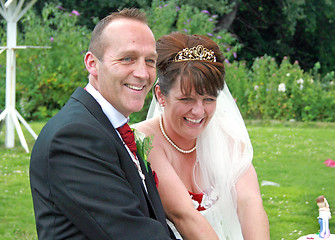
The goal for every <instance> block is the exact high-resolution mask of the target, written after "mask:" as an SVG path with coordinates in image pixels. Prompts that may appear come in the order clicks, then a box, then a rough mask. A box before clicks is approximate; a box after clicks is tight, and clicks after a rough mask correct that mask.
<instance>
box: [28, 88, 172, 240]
mask: <svg viewBox="0 0 335 240" xmlns="http://www.w3.org/2000/svg"><path fill="white" fill-rule="evenodd" d="M140 162H141V165H142V170H143V172H144V173H145V175H146V186H147V188H148V194H147V193H146V192H145V190H144V187H143V184H142V181H141V179H140V177H139V174H138V172H137V169H136V167H135V164H134V163H133V161H132V159H131V158H130V156H129V154H128V152H127V150H126V148H125V147H124V146H123V143H122V141H121V140H120V138H119V136H118V135H117V133H116V130H115V128H114V127H113V126H112V124H111V123H110V122H109V120H108V118H107V117H106V116H105V114H104V113H103V111H102V110H101V107H100V105H99V104H98V103H97V102H96V101H95V99H94V98H93V97H92V96H91V95H90V94H89V93H87V92H86V91H85V90H83V89H82V88H78V89H77V90H76V91H75V92H74V93H73V95H72V96H71V98H70V100H69V101H68V102H67V104H66V105H65V106H64V107H63V108H62V109H61V110H60V111H59V113H58V114H57V115H56V116H54V117H53V118H52V119H50V121H49V122H48V123H47V124H46V125H45V126H44V128H43V129H42V131H41V133H40V135H39V137H38V139H37V141H36V143H35V145H34V148H33V151H32V154H31V162H30V184H31V191H32V196H33V203H34V210H35V219H36V225H37V233H38V236H39V239H98V240H102V239H120V240H127V239H137V240H138V239H145V240H149V239H159V240H163V239H170V235H169V234H170V232H169V229H168V227H167V225H166V220H165V215H164V211H163V208H162V204H161V201H160V199H159V195H158V192H157V189H156V187H155V183H154V179H153V176H152V172H151V169H150V170H149V173H148V172H147V171H146V170H145V167H144V166H143V161H142V160H140ZM172 237H173V236H172Z"/></svg>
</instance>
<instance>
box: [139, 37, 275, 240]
mask: <svg viewBox="0 0 335 240" xmlns="http://www.w3.org/2000/svg"><path fill="white" fill-rule="evenodd" d="M157 53H158V60H157V71H158V77H159V80H158V82H157V84H156V85H155V87H154V93H155V98H156V99H157V100H155V99H154V100H153V102H152V104H151V107H150V110H149V113H148V117H149V119H148V120H146V121H144V122H141V123H138V124H136V125H135V126H134V127H135V128H136V129H137V130H139V131H141V132H143V133H145V135H146V136H150V135H153V142H152V144H153V149H152V150H151V151H150V154H149V156H148V161H149V162H150V163H151V167H152V169H153V170H154V171H155V172H156V173H157V176H158V179H159V184H158V191H159V194H160V197H161V200H162V203H163V206H164V210H165V213H166V216H167V218H168V223H169V224H170V226H171V227H172V229H173V231H174V232H175V234H176V236H177V238H182V239H192V240H194V239H206V240H208V239H221V240H222V239H227V240H228V239H229V240H240V239H250V240H256V239H260V240H267V239H270V234H269V223H268V218H267V215H266V213H265V210H264V208H263V203H262V198H261V195H260V190H259V186H258V180H257V174H256V172H255V169H254V167H253V165H252V163H251V161H252V157H253V150H252V146H251V143H250V139H249V135H248V132H247V130H246V128H245V125H244V122H243V119H242V117H241V115H240V112H239V110H238V108H237V106H236V104H235V102H234V100H233V98H232V96H231V95H230V92H229V90H228V87H227V85H226V84H225V81H224V73H225V72H224V66H223V61H224V57H223V55H222V53H221V52H220V50H219V47H218V45H217V44H216V43H215V42H213V41H212V40H210V39H209V38H208V37H205V36H200V35H185V34H181V33H172V34H170V35H166V36H163V37H161V38H160V39H159V40H158V41H157Z"/></svg>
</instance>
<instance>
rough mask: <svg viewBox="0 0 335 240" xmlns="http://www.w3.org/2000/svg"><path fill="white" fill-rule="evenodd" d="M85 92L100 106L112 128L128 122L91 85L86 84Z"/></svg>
mask: <svg viewBox="0 0 335 240" xmlns="http://www.w3.org/2000/svg"><path fill="white" fill-rule="evenodd" d="M85 89H86V91H87V92H88V93H89V94H91V95H92V97H93V98H94V99H95V100H96V101H97V102H98V103H99V104H100V106H101V108H102V111H103V112H104V113H105V115H106V116H107V118H108V119H109V121H110V122H111V123H112V125H113V126H114V128H118V127H121V126H123V125H124V124H126V123H127V122H128V121H129V118H126V117H125V116H124V115H123V114H122V113H120V112H119V111H118V110H116V109H115V108H114V107H113V105H112V104H110V103H109V102H108V101H107V100H106V99H105V98H104V97H103V96H102V95H101V93H100V92H99V91H97V90H96V89H95V88H94V87H93V86H92V84H90V83H88V84H87V85H86V87H85Z"/></svg>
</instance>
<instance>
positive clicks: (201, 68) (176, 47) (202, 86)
mask: <svg viewBox="0 0 335 240" xmlns="http://www.w3.org/2000/svg"><path fill="white" fill-rule="evenodd" d="M199 45H202V46H203V47H204V48H207V49H208V50H212V51H213V52H214V55H215V57H216V61H215V62H214V61H213V62H212V61H207V60H195V61H193V60H187V61H177V62H176V61H174V58H175V57H176V55H177V54H178V53H179V51H182V50H183V49H185V48H188V49H190V48H193V47H197V46H199ZM156 48H157V53H158V59H157V74H158V78H159V81H158V83H157V84H158V85H159V86H160V89H161V92H162V93H163V94H164V95H165V96H167V95H168V94H169V91H170V89H171V87H172V86H173V84H174V83H175V82H176V80H177V79H178V77H181V81H180V87H181V91H182V93H183V94H185V95H186V96H189V95H190V94H191V91H192V88H193V87H194V89H195V91H196V93H198V94H200V95H204V94H208V95H210V96H215V97H217V95H218V93H219V91H220V90H222V89H223V87H224V75H225V69H224V65H223V62H224V57H223V55H222V53H221V51H220V48H219V46H218V45H217V44H216V43H215V42H214V41H213V40H211V39H210V38H209V37H207V36H202V35H186V34H182V33H177V32H175V33H171V34H169V35H165V36H163V37H161V38H159V39H158V40H157V43H156Z"/></svg>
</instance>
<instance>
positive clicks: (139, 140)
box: [133, 129, 154, 171]
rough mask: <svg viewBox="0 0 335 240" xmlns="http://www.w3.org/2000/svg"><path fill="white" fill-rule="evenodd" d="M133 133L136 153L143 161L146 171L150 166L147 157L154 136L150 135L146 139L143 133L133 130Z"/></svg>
mask: <svg viewBox="0 0 335 240" xmlns="http://www.w3.org/2000/svg"><path fill="white" fill-rule="evenodd" d="M133 131H134V136H135V143H136V148H137V153H138V154H139V155H140V156H141V158H142V159H143V162H144V165H145V167H146V169H147V171H148V164H149V165H150V163H149V162H148V155H149V153H150V151H151V149H152V148H153V146H152V141H153V138H154V136H153V135H150V136H148V137H146V136H145V134H144V133H142V132H140V131H138V130H136V129H133Z"/></svg>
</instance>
